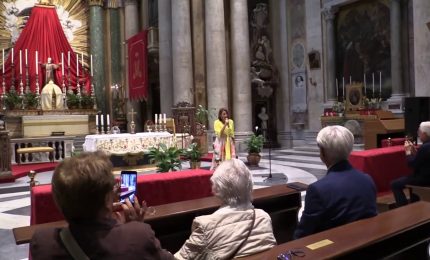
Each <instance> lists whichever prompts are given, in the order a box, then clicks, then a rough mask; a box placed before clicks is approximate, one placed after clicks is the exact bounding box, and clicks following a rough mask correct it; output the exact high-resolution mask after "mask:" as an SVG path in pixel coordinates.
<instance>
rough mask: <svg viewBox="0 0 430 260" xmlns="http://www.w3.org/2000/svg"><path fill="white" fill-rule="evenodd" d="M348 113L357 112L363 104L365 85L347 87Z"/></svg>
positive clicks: (354, 84)
mask: <svg viewBox="0 0 430 260" xmlns="http://www.w3.org/2000/svg"><path fill="white" fill-rule="evenodd" d="M345 98H346V104H345V109H346V111H355V110H358V109H359V108H361V106H362V104H363V84H362V83H353V84H351V85H347V86H346V97H345Z"/></svg>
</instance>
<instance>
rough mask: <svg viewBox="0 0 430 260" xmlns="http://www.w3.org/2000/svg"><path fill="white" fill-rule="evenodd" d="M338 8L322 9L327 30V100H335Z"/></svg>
mask: <svg viewBox="0 0 430 260" xmlns="http://www.w3.org/2000/svg"><path fill="white" fill-rule="evenodd" d="M337 11H338V8H335V7H328V8H324V9H323V14H324V18H325V21H326V32H327V37H326V39H327V86H326V93H327V97H326V98H327V100H328V101H335V100H336V99H337V97H336V39H335V34H334V18H335V15H336V13H337Z"/></svg>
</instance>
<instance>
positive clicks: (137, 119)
mask: <svg viewBox="0 0 430 260" xmlns="http://www.w3.org/2000/svg"><path fill="white" fill-rule="evenodd" d="M138 10H139V9H138V7H137V1H136V0H125V1H124V13H125V15H124V17H125V28H124V31H125V39H126V40H127V39H129V38H130V37H132V36H134V35H135V34H137V33H138V32H139V15H138ZM126 57H127V59H126V62H125V64H126V86H127V88H126V96H127V97H128V96H129V86H128V70H129V68H128V59H129V57H128V56H126ZM131 109H133V110H134V111H135V112H137V113H136V115H135V116H134V123H135V124H136V129H135V131H136V132H142V131H143V127H142V125H143V123H142V109H141V107H140V102H139V101H129V102H127V112H130V111H131ZM127 122H128V125H127V128H129V126H130V122H131V115H130V114H128V113H127ZM128 130H129V131H130V129H128Z"/></svg>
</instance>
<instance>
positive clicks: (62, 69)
mask: <svg viewBox="0 0 430 260" xmlns="http://www.w3.org/2000/svg"><path fill="white" fill-rule="evenodd" d="M61 75H64V53H63V52H62V53H61Z"/></svg>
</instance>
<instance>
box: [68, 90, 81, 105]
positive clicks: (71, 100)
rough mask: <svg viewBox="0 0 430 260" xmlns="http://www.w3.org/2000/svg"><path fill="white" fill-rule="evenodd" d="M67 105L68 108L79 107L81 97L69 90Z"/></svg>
mask: <svg viewBox="0 0 430 260" xmlns="http://www.w3.org/2000/svg"><path fill="white" fill-rule="evenodd" d="M66 102H67V107H68V108H79V104H80V103H81V99H80V98H79V96H78V95H77V94H75V93H72V92H69V93H67V101H66Z"/></svg>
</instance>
